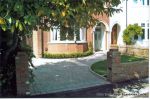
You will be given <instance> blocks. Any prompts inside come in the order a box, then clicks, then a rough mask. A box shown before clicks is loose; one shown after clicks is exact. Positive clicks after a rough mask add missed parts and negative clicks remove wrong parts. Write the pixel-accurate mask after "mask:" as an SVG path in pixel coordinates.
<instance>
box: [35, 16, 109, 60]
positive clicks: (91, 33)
mask: <svg viewBox="0 0 150 99" xmlns="http://www.w3.org/2000/svg"><path fill="white" fill-rule="evenodd" d="M94 17H95V18H97V19H98V20H99V24H101V25H103V27H100V28H103V29H102V30H101V31H99V35H100V34H103V35H100V36H102V37H101V38H98V40H95V39H94V38H95V29H96V27H97V26H94V27H90V28H88V29H85V28H82V29H80V32H81V33H80V34H79V35H80V36H79V38H80V40H76V39H73V40H71V41H69V40H63V41H61V40H60V36H59V35H60V30H59V31H58V29H57V30H55V31H54V29H53V31H52V30H50V31H41V30H40V29H39V30H38V31H33V36H32V39H33V45H32V46H33V52H34V54H35V56H36V57H37V58H38V57H42V53H45V52H47V53H51V54H58V53H59V54H60V53H66V54H68V53H75V52H85V51H87V50H88V45H89V44H90V43H91V44H92V45H93V44H95V45H93V46H92V47H93V49H95V46H97V43H96V42H97V41H100V42H101V44H103V45H102V46H99V47H97V48H99V50H108V49H109V48H108V47H109V45H108V43H107V42H108V31H109V29H108V25H109V18H108V17H107V16H106V15H103V16H101V15H95V16H94ZM56 31H57V32H56ZM56 33H57V35H56ZM94 51H95V50H94Z"/></svg>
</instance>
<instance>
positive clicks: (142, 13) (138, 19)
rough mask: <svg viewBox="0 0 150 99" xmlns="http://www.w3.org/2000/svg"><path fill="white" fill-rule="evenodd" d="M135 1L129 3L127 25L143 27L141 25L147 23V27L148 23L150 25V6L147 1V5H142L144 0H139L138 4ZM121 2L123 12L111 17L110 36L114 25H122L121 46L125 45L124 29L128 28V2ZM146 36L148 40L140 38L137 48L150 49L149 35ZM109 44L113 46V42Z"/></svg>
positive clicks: (120, 6) (123, 0)
mask: <svg viewBox="0 0 150 99" xmlns="http://www.w3.org/2000/svg"><path fill="white" fill-rule="evenodd" d="M134 1H135V0H128V1H127V25H129V24H135V23H138V24H139V26H141V23H145V24H146V25H147V23H149V24H150V5H149V6H148V5H147V0H145V5H143V4H142V0H137V3H135V2H134ZM121 2H122V3H121V4H120V5H119V6H118V8H121V9H122V10H123V12H120V13H115V14H114V15H113V16H112V17H110V34H111V31H112V27H113V26H114V24H116V23H118V24H119V25H120V32H119V36H118V42H117V44H118V45H119V46H120V45H124V43H123V38H122V35H123V31H124V29H125V28H126V0H121ZM149 3H150V1H149ZM146 29H147V27H146ZM146 31H147V30H146ZM149 31H150V30H149ZM145 36H146V39H144V40H140V38H139V40H138V41H137V43H136V46H142V47H148V45H149V44H148V43H149V40H148V39H147V36H148V35H147V33H146V35H145ZM109 39H111V36H109ZM109 44H111V40H110V42H109Z"/></svg>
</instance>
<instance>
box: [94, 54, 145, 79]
mask: <svg viewBox="0 0 150 99" xmlns="http://www.w3.org/2000/svg"><path fill="white" fill-rule="evenodd" d="M141 60H144V58H138V57H135V56H128V55H121V63H126V62H134V61H141ZM106 65H107V60H103V61H98V62H96V63H94V64H93V65H92V66H91V69H92V70H93V71H94V72H96V73H98V74H100V75H103V76H105V75H106V73H107V66H106Z"/></svg>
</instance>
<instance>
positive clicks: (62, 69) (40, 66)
mask: <svg viewBox="0 0 150 99" xmlns="http://www.w3.org/2000/svg"><path fill="white" fill-rule="evenodd" d="M106 57H107V54H106V52H97V53H95V54H94V55H91V56H88V57H83V58H68V59H44V58H34V59H33V64H34V65H35V67H36V69H33V73H34V75H35V81H34V82H33V83H32V84H31V85H30V94H31V95H41V94H50V93H59V92H64V91H71V90H78V89H79V90H80V89H84V88H90V87H91V88H92V87H95V86H103V85H107V84H110V82H108V81H106V80H105V79H103V78H101V77H100V76H97V75H95V74H94V73H92V72H91V70H90V66H91V65H92V64H93V63H95V62H97V61H100V60H104V59H106ZM80 96H81V95H80Z"/></svg>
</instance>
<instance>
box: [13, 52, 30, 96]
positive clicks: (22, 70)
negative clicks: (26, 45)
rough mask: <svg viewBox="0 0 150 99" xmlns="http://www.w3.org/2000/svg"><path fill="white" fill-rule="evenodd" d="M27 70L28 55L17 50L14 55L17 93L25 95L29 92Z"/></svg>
mask: <svg viewBox="0 0 150 99" xmlns="http://www.w3.org/2000/svg"><path fill="white" fill-rule="evenodd" d="M28 80H29V71H28V57H27V55H26V53H24V52H18V54H17V56H16V84H17V95H18V96H25V95H28V94H29V81H28Z"/></svg>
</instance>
